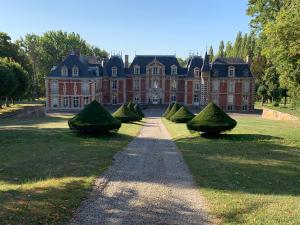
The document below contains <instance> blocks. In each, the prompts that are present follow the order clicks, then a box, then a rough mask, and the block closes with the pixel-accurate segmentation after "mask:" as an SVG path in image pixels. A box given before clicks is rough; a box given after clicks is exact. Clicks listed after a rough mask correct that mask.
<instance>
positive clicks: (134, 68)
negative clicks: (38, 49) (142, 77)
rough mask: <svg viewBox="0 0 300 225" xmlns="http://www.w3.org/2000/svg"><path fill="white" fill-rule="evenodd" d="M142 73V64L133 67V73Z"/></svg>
mask: <svg viewBox="0 0 300 225" xmlns="http://www.w3.org/2000/svg"><path fill="white" fill-rule="evenodd" d="M140 73H141V68H140V66H139V65H135V66H134V67H133V74H135V75H139V74H140Z"/></svg>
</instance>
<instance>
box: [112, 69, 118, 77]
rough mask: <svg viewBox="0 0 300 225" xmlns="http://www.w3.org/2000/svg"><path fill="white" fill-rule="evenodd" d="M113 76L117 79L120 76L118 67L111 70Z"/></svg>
mask: <svg viewBox="0 0 300 225" xmlns="http://www.w3.org/2000/svg"><path fill="white" fill-rule="evenodd" d="M111 75H112V76H113V77H116V76H117V75H118V68H117V67H113V68H111Z"/></svg>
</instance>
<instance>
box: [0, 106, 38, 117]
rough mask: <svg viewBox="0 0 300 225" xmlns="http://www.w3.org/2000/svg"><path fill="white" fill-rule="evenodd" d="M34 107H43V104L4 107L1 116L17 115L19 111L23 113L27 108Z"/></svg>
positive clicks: (0, 111)
mask: <svg viewBox="0 0 300 225" xmlns="http://www.w3.org/2000/svg"><path fill="white" fill-rule="evenodd" d="M33 106H42V104H14V105H10V106H9V107H6V106H3V108H2V109H0V116H5V115H8V114H12V113H16V112H18V111H21V110H23V109H26V108H30V107H33Z"/></svg>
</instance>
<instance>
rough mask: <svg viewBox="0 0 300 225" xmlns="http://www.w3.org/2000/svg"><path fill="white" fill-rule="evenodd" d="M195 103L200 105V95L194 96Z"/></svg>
mask: <svg viewBox="0 0 300 225" xmlns="http://www.w3.org/2000/svg"><path fill="white" fill-rule="evenodd" d="M194 103H199V95H194Z"/></svg>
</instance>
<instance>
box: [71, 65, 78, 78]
mask: <svg viewBox="0 0 300 225" xmlns="http://www.w3.org/2000/svg"><path fill="white" fill-rule="evenodd" d="M78 75H79V69H78V67H77V66H74V67H73V68H72V76H73V77H78Z"/></svg>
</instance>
